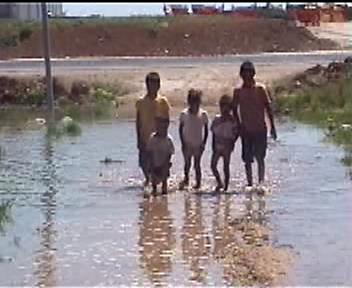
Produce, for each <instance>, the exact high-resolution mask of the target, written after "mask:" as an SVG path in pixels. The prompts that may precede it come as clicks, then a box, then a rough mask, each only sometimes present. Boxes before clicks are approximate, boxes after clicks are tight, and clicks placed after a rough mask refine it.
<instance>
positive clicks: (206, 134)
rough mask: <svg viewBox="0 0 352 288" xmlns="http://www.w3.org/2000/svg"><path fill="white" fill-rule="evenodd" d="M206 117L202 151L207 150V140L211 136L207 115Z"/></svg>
mask: <svg viewBox="0 0 352 288" xmlns="http://www.w3.org/2000/svg"><path fill="white" fill-rule="evenodd" d="M203 117H204V126H203V127H204V128H203V129H204V138H203V143H202V150H204V149H205V145H206V144H207V140H208V135H209V128H208V122H209V120H208V115H207V114H206V113H204V114H203Z"/></svg>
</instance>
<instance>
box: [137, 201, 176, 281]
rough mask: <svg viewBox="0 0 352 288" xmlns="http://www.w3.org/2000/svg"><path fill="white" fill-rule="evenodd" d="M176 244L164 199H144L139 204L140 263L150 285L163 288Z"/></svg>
mask: <svg viewBox="0 0 352 288" xmlns="http://www.w3.org/2000/svg"><path fill="white" fill-rule="evenodd" d="M175 244H176V237H175V230H174V227H173V220H172V218H171V215H170V211H169V208H168V198H167V196H163V197H157V198H146V199H144V200H143V202H142V203H141V205H140V235H139V247H140V254H141V255H140V263H141V266H142V268H143V269H144V271H145V273H146V274H147V275H148V278H149V280H150V281H151V282H152V283H153V284H159V285H160V284H163V285H165V283H164V282H163V280H165V278H166V276H167V275H169V274H170V273H171V271H172V255H173V250H174V248H175Z"/></svg>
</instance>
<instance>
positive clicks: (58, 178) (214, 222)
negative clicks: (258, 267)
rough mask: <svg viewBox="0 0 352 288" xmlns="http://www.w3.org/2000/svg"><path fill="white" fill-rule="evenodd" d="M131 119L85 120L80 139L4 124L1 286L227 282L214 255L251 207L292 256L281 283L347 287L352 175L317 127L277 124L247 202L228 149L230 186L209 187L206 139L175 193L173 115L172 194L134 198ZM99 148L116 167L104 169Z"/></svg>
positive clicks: (351, 264)
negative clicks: (191, 184)
mask: <svg viewBox="0 0 352 288" xmlns="http://www.w3.org/2000/svg"><path fill="white" fill-rule="evenodd" d="M134 127H135V126H134V122H133V121H120V120H111V121H110V120H109V121H99V122H90V123H82V130H83V133H82V135H81V136H80V137H63V138H60V139H57V140H50V139H48V138H47V137H46V136H45V130H44V129H43V128H31V129H28V128H27V129H18V128H14V127H13V126H12V125H10V126H9V125H6V126H4V125H2V128H1V130H0V146H1V148H2V150H3V151H4V153H3V154H2V156H1V160H0V200H2V201H4V200H7V199H9V200H11V201H12V202H13V206H12V208H11V209H10V211H9V213H10V216H11V218H12V221H8V222H7V223H5V225H4V227H3V231H2V232H0V285H2V286H7V285H17V286H23V285H31V286H32V285H50V286H52V285H59V286H66V285H70V286H78V285H86V286H91V285H143V286H144V285H153V284H155V285H156V284H160V285H206V286H208V285H209V286H213V285H216V286H218V285H226V284H228V283H227V282H226V277H225V275H224V267H223V264H222V262H221V261H219V260H218V259H217V257H216V256H217V255H218V254H219V253H221V252H222V251H223V249H224V245H223V241H224V240H225V239H228V237H230V236H229V235H227V233H226V231H227V230H228V229H227V226H228V225H230V222H231V221H229V220H230V219H235V218H238V217H243V216H245V215H247V214H248V213H257V214H258V215H260V217H259V216H258V217H259V218H258V219H261V221H264V222H265V223H266V224H265V225H268V226H269V227H270V229H271V232H270V241H271V243H272V245H273V246H275V247H288V248H289V250H290V252H291V253H292V254H293V255H295V260H294V262H293V263H292V266H291V267H290V269H289V271H288V274H287V276H286V277H285V279H284V280H283V284H284V285H299V286H302V285H307V286H315V285H324V286H325V285H352V260H351V259H352V249H351V243H352V242H351V240H352V225H351V222H352V221H351V220H352V193H351V191H352V181H351V179H350V176H349V174H348V173H349V171H348V168H346V167H344V166H342V164H341V163H340V161H339V159H340V158H341V157H342V156H343V151H342V150H341V149H339V148H337V147H336V146H334V145H331V144H327V143H325V142H322V141H321V140H322V138H323V133H322V131H320V130H318V129H315V128H312V127H311V126H306V125H303V124H299V123H295V122H288V121H282V122H281V123H280V124H279V125H278V133H279V141H278V142H276V143H274V142H272V141H271V142H270V143H269V151H268V158H267V186H268V187H270V189H271V193H270V194H268V195H266V196H264V197H263V198H258V197H254V198H252V199H249V198H248V197H247V196H246V195H245V193H243V189H242V188H243V185H244V184H245V181H244V179H245V177H244V172H243V166H242V163H241V161H240V146H241V145H240V143H238V144H237V145H236V148H235V154H234V155H233V159H232V166H231V175H232V179H231V189H230V193H228V194H226V195H214V194H213V193H211V192H210V191H211V187H212V186H213V185H214V184H215V183H214V179H213V177H212V175H211V172H210V169H209V161H210V143H208V144H209V145H208V147H207V150H206V153H205V155H204V158H203V162H202V166H203V174H204V183H203V184H204V188H203V191H202V193H193V192H181V191H175V188H174V187H175V183H176V182H177V181H179V180H180V179H181V177H182V158H181V154H180V145H179V140H178V137H177V126H176V123H172V124H171V127H170V133H171V135H172V136H173V137H174V141H175V144H176V155H175V157H174V159H173V167H172V176H171V179H170V182H171V186H172V187H171V190H172V191H171V193H170V194H169V195H167V196H160V197H156V198H145V197H143V194H144V193H143V190H142V188H141V183H142V178H141V176H142V175H141V172H140V170H139V169H138V167H137V150H136V145H135V132H134ZM106 156H108V157H111V158H112V159H114V160H121V161H122V163H111V164H109V165H105V164H103V163H101V162H100V161H101V160H103V159H104V158H105V157H106Z"/></svg>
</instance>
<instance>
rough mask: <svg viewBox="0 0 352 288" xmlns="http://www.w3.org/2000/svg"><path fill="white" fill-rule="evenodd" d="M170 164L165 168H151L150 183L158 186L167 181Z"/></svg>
mask: <svg viewBox="0 0 352 288" xmlns="http://www.w3.org/2000/svg"><path fill="white" fill-rule="evenodd" d="M171 166H172V165H171V163H169V165H168V166H167V167H165V166H164V167H151V175H152V181H153V182H154V183H155V184H159V183H160V182H162V181H164V180H167V178H169V177H170V167H171Z"/></svg>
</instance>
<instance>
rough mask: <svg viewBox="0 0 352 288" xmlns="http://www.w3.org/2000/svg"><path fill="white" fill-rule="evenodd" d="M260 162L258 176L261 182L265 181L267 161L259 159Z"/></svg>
mask: <svg viewBox="0 0 352 288" xmlns="http://www.w3.org/2000/svg"><path fill="white" fill-rule="evenodd" d="M257 162H258V178H259V184H261V183H263V182H264V175H265V161H264V159H257Z"/></svg>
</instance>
